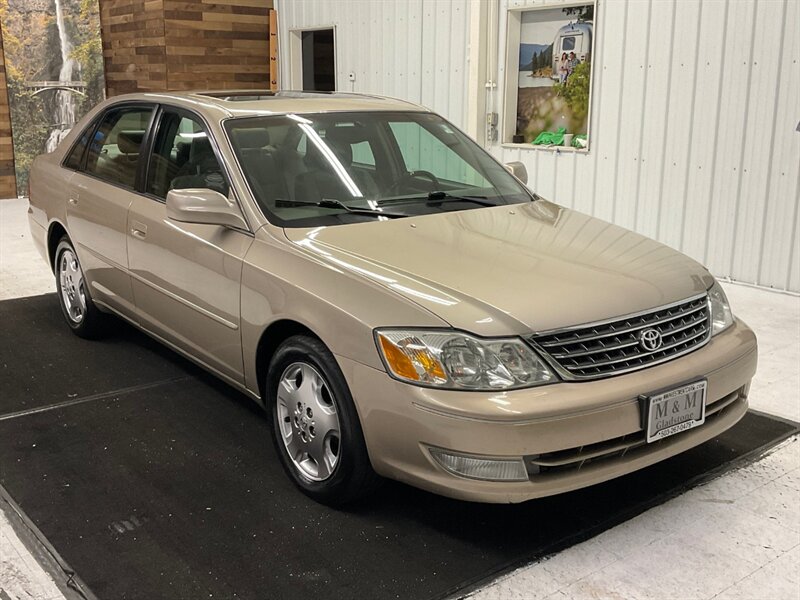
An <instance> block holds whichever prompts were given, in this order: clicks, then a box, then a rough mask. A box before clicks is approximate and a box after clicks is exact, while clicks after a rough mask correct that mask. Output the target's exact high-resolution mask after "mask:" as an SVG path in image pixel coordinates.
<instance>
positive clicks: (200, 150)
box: [189, 136, 214, 163]
mask: <svg viewBox="0 0 800 600" xmlns="http://www.w3.org/2000/svg"><path fill="white" fill-rule="evenodd" d="M209 156H214V150H213V149H212V148H211V142H210V141H209V139H208V137H206V136H203V137H197V138H195V139H193V140H192V147H191V150H190V151H189V157H190V160H191V161H192V162H195V163H197V162H200V161H201V160H203V159H204V158H208V157H209Z"/></svg>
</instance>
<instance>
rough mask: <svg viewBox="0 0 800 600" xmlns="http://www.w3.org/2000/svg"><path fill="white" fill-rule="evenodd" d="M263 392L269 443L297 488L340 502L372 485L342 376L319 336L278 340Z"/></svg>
mask: <svg viewBox="0 0 800 600" xmlns="http://www.w3.org/2000/svg"><path fill="white" fill-rule="evenodd" d="M266 393H267V402H268V407H269V408H270V416H271V418H272V434H273V439H274V442H275V448H276V450H277V452H278V455H279V457H280V460H281V463H282V464H283V467H284V469H285V470H286V472H287V473H288V474H289V477H290V478H291V479H292V481H294V483H295V484H296V485H297V486H298V487H299V488H300V489H301V490H302V491H303V493H305V494H306V495H307V496H309V497H311V498H313V499H314V500H316V501H317V502H321V503H323V504H328V505H331V506H340V505H343V504H346V503H349V502H352V501H354V500H357V499H360V498H362V497H364V496H365V495H367V494H369V493H370V492H371V491H372V490H373V489H374V488H375V487H376V486H377V484H378V482H379V481H380V479H379V477H378V476H377V475H376V474H375V472H374V471H373V470H372V465H371V464H370V461H369V456H368V455H367V449H366V444H365V443H364V436H363V434H362V431H361V424H360V422H359V419H358V415H357V413H356V410H355V405H354V404H353V399H352V397H351V395H350V391H349V389H348V387H347V382H346V381H345V379H344V376H343V375H342V373H341V371H340V370H339V366H338V364H337V363H336V360H335V359H334V357H333V355H332V354H331V352H330V350H328V349H327V348H326V347H325V345H324V344H323V343H322V342H320V341H319V340H317V339H315V338H312V337H309V336H294V337H291V338H289V339H288V340H286V341H285V342H284V343H283V344H281V346H280V347H279V348H278V350H277V351H276V353H275V355H274V356H273V358H272V361H271V362H270V366H269V370H268V373H267V382H266Z"/></svg>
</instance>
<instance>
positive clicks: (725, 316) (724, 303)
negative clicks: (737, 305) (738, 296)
mask: <svg viewBox="0 0 800 600" xmlns="http://www.w3.org/2000/svg"><path fill="white" fill-rule="evenodd" d="M708 304H709V308H710V310H711V335H717V334H718V333H720V332H721V331H725V330H726V329H727V328H728V327H730V326H731V325H733V313H732V312H731V305H730V304H729V303H728V297H727V296H726V295H725V291H724V290H723V289H722V286H721V285H720V284H719V282H718V281H715V282H714V285H712V286H711V289H709V290H708Z"/></svg>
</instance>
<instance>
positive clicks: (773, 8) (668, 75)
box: [278, 0, 800, 292]
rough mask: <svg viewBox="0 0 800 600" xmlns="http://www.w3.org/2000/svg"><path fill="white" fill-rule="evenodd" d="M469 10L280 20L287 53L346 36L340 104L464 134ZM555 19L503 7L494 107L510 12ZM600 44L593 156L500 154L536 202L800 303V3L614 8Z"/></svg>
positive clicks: (290, 5) (628, 4)
mask: <svg viewBox="0 0 800 600" xmlns="http://www.w3.org/2000/svg"><path fill="white" fill-rule="evenodd" d="M470 4H471V3H470V2H469V1H468V0H452V1H450V0H412V1H409V2H379V1H376V2H368V1H355V0H340V1H327V2H325V1H319V0H291V1H288V0H287V1H281V2H278V10H279V19H280V30H281V35H282V36H283V39H286V35H287V33H288V29H290V28H300V27H313V26H320V25H331V24H335V25H336V27H337V31H336V44H337V71H338V82H339V89H342V90H349V89H351V87H350V85H351V84H350V82H349V81H348V80H347V74H348V73H349V72H351V71H353V72H355V73H356V81H355V84H354V86H353V89H355V90H356V91H365V92H374V93H381V94H386V95H390V96H396V97H401V98H406V99H409V100H412V101H416V102H420V103H422V104H425V105H427V106H429V107H431V108H432V109H434V110H436V111H438V112H441V113H442V114H444V115H445V116H447V117H448V118H449V119H450V120H452V121H453V122H454V123H456V124H458V125H460V126H462V127H465V126H466V125H467V123H466V122H465V119H466V105H467V101H466V99H467V94H470V93H472V94H478V93H480V94H483V93H484V89H483V87H482V85H481V86H480V89H474V90H470V89H468V85H467V67H468V63H467V60H468V58H467V56H468V55H467V45H468V44H469V43H470V32H469V10H470ZM550 4H555V5H558V4H560V2H558V1H555V2H550V1H545V2H542V1H535V0H532V1H530V2H519V1H513V0H500V10H499V19H498V23H497V31H496V36H495V39H498V37H499V39H498V42H499V46H500V49H499V52H498V56H500V62H499V64H498V80H499V81H500V85H499V86H498V90H497V92H496V94H497V96H498V97H497V98H496V99H495V100H496V103H495V105H496V106H503V98H502V96H503V87H504V86H503V84H502V83H503V81H504V79H505V78H504V64H503V63H504V60H505V59H504V57H505V50H504V48H505V46H504V44H505V34H506V15H507V9H508V8H515V7H519V6H528V5H530V6H543V5H550ZM596 33H597V39H596V42H595V53H594V65H595V69H596V71H595V74H594V82H593V85H594V87H593V92H592V126H591V127H592V129H591V149H590V151H589V152H588V153H572V152H561V153H555V152H553V151H548V150H534V149H530V148H516V147H511V146H502V145H499V144H495V145H494V146H493V147H492V151H493V152H494V153H495V154H496V155H497V156H498V157H500V158H501V159H502V160H503V161H506V162H507V161H512V160H519V161H522V162H523V163H525V164H526V166H527V167H528V171H529V174H530V186H531V188H533V189H535V190H536V191H537V192H539V193H540V194H542V195H543V196H546V197H549V198H551V199H553V200H555V201H556V202H558V203H560V204H563V205H566V206H569V207H573V208H576V209H578V210H581V211H584V212H588V213H591V214H593V215H596V216H598V217H600V218H603V219H606V220H609V221H613V222H615V223H619V224H621V225H623V226H626V227H629V228H631V229H635V230H636V231H639V232H642V233H644V234H646V235H649V236H652V237H654V238H656V239H659V240H661V241H663V242H665V243H667V244H669V245H670V246H673V247H675V248H678V249H680V250H682V251H684V252H686V253H687V254H689V255H691V256H693V257H694V258H696V259H698V260H700V261H701V262H703V263H704V264H706V265H707V266H708V267H709V268H710V269H711V271H712V272H714V273H715V274H716V275H718V276H723V277H731V278H732V279H735V280H739V281H744V282H748V283H755V284H758V285H764V286H769V287H774V288H777V289H784V290H791V291H795V292H800V210H798V205H799V204H800V197H799V196H800V132H797V131H796V130H795V129H796V127H797V126H798V121H800V2H797V1H796V0H702V1H701V0H600V1H599V2H598V7H597V22H596ZM475 35H476V33H475V32H473V40H472V42H473V43H476V42H477V40H475ZM480 35H482V36H486V37H488V36H487V32H485V31H481V32H480ZM281 60H282V61H283V65H282V66H283V69H282V72H283V73H286V72H288V71H287V68H288V63H287V62H286V61H288V56H287V55H286V53H285V52H284V53H283V54H282V58H281ZM503 117H504V115H502V114H501V115H500V120H501V123H502V121H503Z"/></svg>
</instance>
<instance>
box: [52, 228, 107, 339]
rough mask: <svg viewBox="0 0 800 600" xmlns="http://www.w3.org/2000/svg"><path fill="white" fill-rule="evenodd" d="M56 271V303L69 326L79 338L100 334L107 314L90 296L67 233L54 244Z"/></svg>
mask: <svg viewBox="0 0 800 600" xmlns="http://www.w3.org/2000/svg"><path fill="white" fill-rule="evenodd" d="M55 275H56V288H57V290H58V303H59V304H60V305H61V312H62V313H63V314H64V318H65V319H66V321H67V324H68V325H69V327H70V329H72V331H73V333H75V334H76V335H78V336H80V337H82V338H88V339H93V338H97V337H99V336H100V335H101V333H102V332H103V329H104V324H105V320H106V316H105V315H104V314H103V313H101V312H100V311H99V310H98V308H97V307H96V306H95V305H94V302H92V298H91V296H89V290H88V289H87V286H86V279H85V278H84V276H83V269H81V263H80V261H79V260H78V254H77V252H75V248H74V247H73V245H72V242H70V240H69V238H68V237H67V236H64V237H62V238H61V240H60V241H59V242H58V246H57V247H56V261H55Z"/></svg>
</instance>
